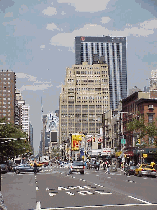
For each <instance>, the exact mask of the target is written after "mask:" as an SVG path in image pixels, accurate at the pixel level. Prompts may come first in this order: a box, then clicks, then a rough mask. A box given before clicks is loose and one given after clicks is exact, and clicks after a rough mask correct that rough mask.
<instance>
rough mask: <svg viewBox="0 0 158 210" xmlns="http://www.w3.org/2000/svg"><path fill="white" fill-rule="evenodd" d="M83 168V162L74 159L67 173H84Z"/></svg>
mask: <svg viewBox="0 0 158 210" xmlns="http://www.w3.org/2000/svg"><path fill="white" fill-rule="evenodd" d="M84 169H85V163H84V162H83V161H74V162H73V163H72V164H70V166H69V173H70V174H71V173H72V172H80V173H81V174H84Z"/></svg>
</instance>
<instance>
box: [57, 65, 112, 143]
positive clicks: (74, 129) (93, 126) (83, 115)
mask: <svg viewBox="0 0 158 210" xmlns="http://www.w3.org/2000/svg"><path fill="white" fill-rule="evenodd" d="M109 109H110V96H109V74H108V65H107V64H93V65H88V63H87V62H83V63H82V65H73V66H72V67H71V68H67V69H66V78H65V84H64V85H62V90H61V94H60V98H59V112H60V113H59V142H60V143H62V142H63V141H64V140H67V139H68V137H69V135H70V134H71V133H79V132H81V133H87V134H92V135H95V134H98V133H100V128H101V127H102V114H103V112H106V111H107V110H109Z"/></svg>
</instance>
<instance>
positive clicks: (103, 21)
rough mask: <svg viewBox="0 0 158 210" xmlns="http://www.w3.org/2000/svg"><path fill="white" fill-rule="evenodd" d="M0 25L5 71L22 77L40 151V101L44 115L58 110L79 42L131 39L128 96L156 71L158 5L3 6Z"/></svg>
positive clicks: (143, 1)
mask: <svg viewBox="0 0 158 210" xmlns="http://www.w3.org/2000/svg"><path fill="white" fill-rule="evenodd" d="M0 21H1V24H0V31H1V35H0V36H1V39H0V46H1V47H0V69H1V70H2V69H3V70H7V69H10V70H13V71H14V72H15V73H16V75H17V89H20V90H21V92H22V95H23V98H24V99H25V100H26V104H29V105H30V119H31V123H32V125H33V128H34V148H35V150H36V151H38V145H39V141H40V130H41V129H42V123H41V97H42V98H43V108H44V113H45V114H47V113H48V112H51V111H55V110H56V109H58V108H59V107H58V105H59V94H60V91H61V84H62V83H64V78H65V72H66V67H71V66H72V65H73V64H74V63H75V54H74V38H75V36H102V35H106V36H107V35H110V36H126V37H127V77H128V80H127V81H128V90H129V89H130V88H132V87H134V86H137V87H139V88H141V89H142V90H143V88H144V86H147V85H148V81H147V80H146V79H148V78H149V77H150V74H151V70H154V69H157V54H156V53H157V3H156V1H155V0H131V1H127V0H97V1H96V0H80V1H78V0H33V1H28V0H7V1H6V0H1V1H0ZM48 69H49V70H48Z"/></svg>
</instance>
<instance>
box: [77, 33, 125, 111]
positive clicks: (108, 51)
mask: <svg viewBox="0 0 158 210" xmlns="http://www.w3.org/2000/svg"><path fill="white" fill-rule="evenodd" d="M82 62H88V64H89V65H92V64H94V63H98V62H102V63H107V65H108V72H109V91H110V107H111V109H112V110H115V109H116V108H117V107H118V103H119V101H120V100H121V99H124V98H126V97H127V66H126V37H110V36H103V37H75V64H77V65H79V64H82Z"/></svg>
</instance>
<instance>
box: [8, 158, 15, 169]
mask: <svg viewBox="0 0 158 210" xmlns="http://www.w3.org/2000/svg"><path fill="white" fill-rule="evenodd" d="M7 166H8V171H15V170H14V168H15V167H16V164H15V163H14V162H13V161H11V160H9V161H7Z"/></svg>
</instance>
